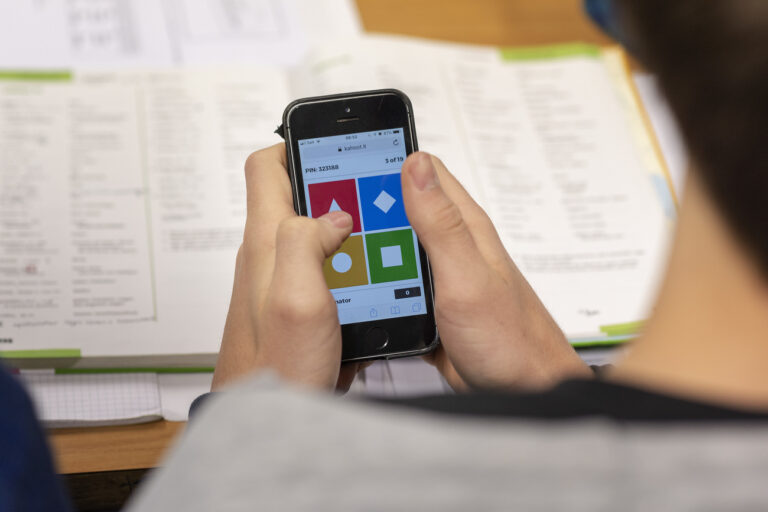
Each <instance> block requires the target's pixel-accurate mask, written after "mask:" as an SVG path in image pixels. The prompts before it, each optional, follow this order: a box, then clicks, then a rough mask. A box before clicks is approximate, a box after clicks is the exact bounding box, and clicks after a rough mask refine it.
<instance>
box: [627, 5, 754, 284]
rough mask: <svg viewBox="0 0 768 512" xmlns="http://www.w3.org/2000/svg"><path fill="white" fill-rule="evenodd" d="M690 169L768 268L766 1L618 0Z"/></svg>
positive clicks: (632, 37) (746, 244)
mask: <svg viewBox="0 0 768 512" xmlns="http://www.w3.org/2000/svg"><path fill="white" fill-rule="evenodd" d="M617 8H618V12H619V15H620V19H621V24H622V27H623V29H624V30H625V31H626V35H627V37H628V40H629V41H630V45H631V46H632V47H633V49H634V50H635V51H636V52H637V54H638V57H639V58H640V60H641V61H642V62H643V64H644V65H646V66H648V68H649V69H650V70H651V71H653V72H654V73H655V74H657V75H658V78H659V83H660V86H661V89H662V91H663V93H664V94H665V95H666V97H667V99H668V101H669V103H670V106H671V108H672V110H673V112H674V114H675V116H676V118H677V120H678V123H679V125H680V130H681V131H682V133H683V138H684V140H685V143H686V145H687V147H688V150H689V152H690V155H691V157H692V159H693V162H694V168H695V172H696V173H697V175H698V176H699V177H700V178H701V179H702V182H703V183H704V186H705V189H706V190H707V192H708V193H709V195H710V197H711V198H712V199H713V200H714V202H715V204H716V205H717V207H718V208H719V210H720V211H721V213H722V215H723V217H724V218H725V220H726V222H727V224H728V225H730V227H731V229H732V230H733V231H734V232H735V234H736V236H737V238H738V239H739V240H740V241H741V243H742V244H743V245H744V246H745V247H746V248H747V249H748V251H749V252H750V253H751V254H752V255H753V256H754V258H755V260H756V261H757V263H758V264H759V266H760V267H761V270H762V272H763V275H764V276H766V278H768V1H766V0H621V1H620V2H619V3H618V4H617Z"/></svg>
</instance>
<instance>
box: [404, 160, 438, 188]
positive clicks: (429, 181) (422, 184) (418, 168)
mask: <svg viewBox="0 0 768 512" xmlns="http://www.w3.org/2000/svg"><path fill="white" fill-rule="evenodd" d="M415 160H416V161H415V162H414V163H413V164H412V165H411V168H410V173H411V177H412V178H413V183H414V184H415V185H416V188H418V189H419V190H429V189H431V188H435V187H436V186H437V185H438V182H437V172H436V171H435V164H433V163H432V157H430V156H429V155H428V154H427V153H418V154H417V155H416V156H415Z"/></svg>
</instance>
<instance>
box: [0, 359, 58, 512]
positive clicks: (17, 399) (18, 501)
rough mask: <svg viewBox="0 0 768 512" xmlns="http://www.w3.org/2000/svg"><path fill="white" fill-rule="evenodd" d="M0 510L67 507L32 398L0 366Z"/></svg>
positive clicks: (42, 509) (48, 509) (38, 509)
mask: <svg viewBox="0 0 768 512" xmlns="http://www.w3.org/2000/svg"><path fill="white" fill-rule="evenodd" d="M0 453H2V457H0V510H29V511H41V512H42V511H54V512H55V511H62V510H69V505H68V503H67V501H66V498H65V495H64V493H63V491H62V488H61V486H60V484H59V482H58V480H57V478H56V475H55V473H54V469H53V463H52V461H51V456H50V453H49V451H48V446H47V444H46V441H45V436H44V434H43V430H42V428H41V427H40V424H39V423H38V422H37V418H36V416H35V411H34V408H33V406H32V402H31V401H30V399H29V397H28V396H27V394H26V392H25V391H24V389H23V388H22V386H21V384H20V383H19V382H18V381H17V380H16V378H15V377H14V376H12V375H10V374H9V373H8V372H7V371H6V370H5V369H4V368H2V367H0Z"/></svg>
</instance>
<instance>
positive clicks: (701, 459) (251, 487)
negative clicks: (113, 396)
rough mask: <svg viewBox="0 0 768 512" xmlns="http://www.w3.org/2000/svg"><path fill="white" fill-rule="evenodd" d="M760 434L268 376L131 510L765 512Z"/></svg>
mask: <svg viewBox="0 0 768 512" xmlns="http://www.w3.org/2000/svg"><path fill="white" fill-rule="evenodd" d="M764 425H765V424H764V423H756V424H753V425H750V424H747V423H744V424H734V423H729V424H715V423H710V424H704V425H703V426H702V424H697V425H693V424H689V425H685V424H660V425H655V426H654V425H652V424H625V423H621V422H616V421H610V420H607V419H599V418H591V419H574V420H558V421H540V420H539V421H531V420H524V419H499V418H496V419H492V418H471V417H467V416H463V417H454V416H450V415H445V414H435V413H430V412H424V411H419V410H416V409H413V408H403V409H401V408H396V407H392V406H383V405H377V404H374V403H368V402H363V401H359V400H354V399H350V398H344V397H337V396H333V395H329V394H320V393H310V392H306V391H301V390H296V389H292V388H290V387H287V386H285V385H282V384H280V383H279V382H278V381H277V380H275V379H274V378H272V377H269V376H261V377H259V378H254V379H252V380H250V381H247V382H245V383H243V384H242V385H240V386H239V387H237V388H236V389H233V390H231V391H228V392H226V393H220V394H219V395H218V396H216V397H213V398H212V399H211V400H209V401H208V403H206V404H204V406H203V409H202V410H201V411H200V413H199V414H198V415H197V417H196V418H195V420H194V421H193V422H192V424H191V425H190V427H189V429H188V430H187V432H186V433H185V434H184V436H183V437H182V438H181V439H180V440H179V442H178V443H177V445H176V447H175V448H174V449H173V451H172V453H171V455H170V456H169V457H168V459H167V460H166V461H165V464H164V467H163V468H162V469H159V470H158V471H157V472H156V473H154V474H153V475H152V477H151V478H150V480H149V481H148V482H146V483H145V484H144V485H143V486H142V487H141V488H140V490H139V492H138V494H137V496H136V497H135V499H134V500H133V501H132V502H131V504H130V505H129V507H128V508H129V510H130V511H163V512H167V511H174V510H179V511H182V510H183V511H209V510H215V511H241V510H242V511H246V510H247V511H252V510H260V511H272V510H274V511H313V512H322V511H329V512H331V511H333V512H346V511H353V510H354V511H365V512H373V511H392V510H418V511H433V510H434V511H440V512H450V511H462V512H463V511H471V510H477V511H480V510H482V511H495V510H505V511H507V510H525V511H529V510H535V511H539V510H540V511H549V510H553V511H554V510H567V511H590V512H595V511H612V512H615V511H622V512H624V511H635V510H637V511H640V510H643V511H646V510H696V511H702V510H704V511H706V510H728V511H735V510H750V511H752V510H768V429H766V428H765V426H764Z"/></svg>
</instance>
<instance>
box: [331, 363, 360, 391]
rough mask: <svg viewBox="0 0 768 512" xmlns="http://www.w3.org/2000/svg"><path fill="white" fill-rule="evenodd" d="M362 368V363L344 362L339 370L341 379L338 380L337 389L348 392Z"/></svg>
mask: <svg viewBox="0 0 768 512" xmlns="http://www.w3.org/2000/svg"><path fill="white" fill-rule="evenodd" d="M361 369H362V365H361V364H360V363H344V364H342V365H341V369H340V370H339V379H338V381H336V391H338V392H340V393H346V392H347V391H349V388H350V387H351V386H352V383H353V382H354V381H355V377H357V374H358V373H359V372H360V370H361Z"/></svg>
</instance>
